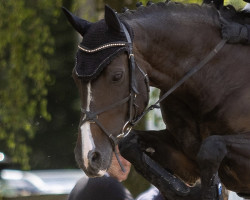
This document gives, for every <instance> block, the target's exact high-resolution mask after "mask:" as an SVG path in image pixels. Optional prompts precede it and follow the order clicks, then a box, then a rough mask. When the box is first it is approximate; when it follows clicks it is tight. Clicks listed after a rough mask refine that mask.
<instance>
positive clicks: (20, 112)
mask: <svg viewBox="0 0 250 200" xmlns="http://www.w3.org/2000/svg"><path fill="white" fill-rule="evenodd" d="M60 4H61V0H55V1H49V0H37V1H32V0H19V1H15V0H1V2H0V18H1V21H0V38H1V40H0V148H1V150H2V151H5V152H6V153H7V154H9V155H11V156H12V160H13V162H18V163H20V164H22V166H23V167H24V168H27V167H28V166H29V165H28V163H29V158H28V153H29V152H30V151H31V149H30V148H29V147H28V146H27V145H26V141H27V140H28V139H30V138H32V137H34V133H35V131H36V130H37V124H36V122H35V120H34V118H35V116H40V117H41V118H44V119H46V120H50V119H51V115H50V114H49V113H48V112H47V102H48V101H47V99H46V95H47V92H48V90H47V88H46V86H47V85H48V84H51V83H52V79H51V76H50V74H49V68H50V67H49V64H48V56H49V55H51V54H52V53H53V51H54V48H53V45H54V40H53V38H52V37H51V31H50V27H49V24H53V23H56V19H57V16H58V14H59V11H58V9H55V7H57V6H58V5H60ZM44 16H46V17H44ZM51 19H52V20H51Z"/></svg>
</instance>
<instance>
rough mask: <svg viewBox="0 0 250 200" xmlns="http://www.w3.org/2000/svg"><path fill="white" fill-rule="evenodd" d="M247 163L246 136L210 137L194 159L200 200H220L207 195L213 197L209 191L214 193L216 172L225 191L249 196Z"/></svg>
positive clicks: (248, 139) (248, 147)
mask: <svg viewBox="0 0 250 200" xmlns="http://www.w3.org/2000/svg"><path fill="white" fill-rule="evenodd" d="M249 160H250V134H238V135H227V136H217V135H214V136H210V137H208V138H207V139H205V140H204V141H203V143H202V145H201V147H200V151H199V153H198V156H197V162H198V163H199V165H200V170H201V186H202V200H218V199H219V198H220V196H217V197H216V195H215V196H211V195H208V194H212V193H213V192H212V193H211V191H216V190H217V191H218V189H217V188H218V187H217V186H218V185H219V179H217V178H218V176H217V174H218V172H219V176H220V177H221V178H222V180H223V182H224V184H225V186H226V187H227V188H228V189H229V190H233V191H236V192H241V193H249V189H250V183H249V179H250V161H249ZM215 179H217V181H216V180H215ZM215 194H216V192H215ZM217 194H219V192H218V193H217Z"/></svg>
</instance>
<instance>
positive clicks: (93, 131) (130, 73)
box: [63, 6, 148, 177]
mask: <svg viewBox="0 0 250 200" xmlns="http://www.w3.org/2000/svg"><path fill="white" fill-rule="evenodd" d="M63 10H64V12H65V14H66V17H67V18H68V20H69V22H70V23H71V25H72V26H73V27H74V29H75V30H76V31H78V32H79V33H80V34H81V35H82V36H83V40H82V42H81V43H80V45H79V46H78V47H79V49H78V52H77V56H76V66H75V68H74V70H73V77H74V80H75V82H76V85H77V87H78V89H79V93H80V97H81V110H82V116H81V118H80V124H79V132H78V139H77V144H76V147H75V157H76V161H77V162H78V164H79V166H80V167H81V168H82V169H83V170H84V172H85V173H86V174H87V175H88V176H91V177H94V176H102V175H103V174H104V173H105V172H106V171H107V169H108V168H109V166H110V163H111V158H112V154H113V151H115V146H116V145H117V143H118V142H119V140H120V139H121V138H122V137H123V136H124V135H126V134H127V133H128V132H129V131H130V130H131V126H132V122H133V121H134V120H135V119H136V118H137V117H138V116H139V115H140V114H141V113H142V112H143V110H144V109H145V107H146V106H147V103H148V84H147V76H146V74H145V73H144V72H143V70H142V69H141V68H140V67H139V66H137V65H136V64H135V61H134V58H133V47H132V32H131V30H128V29H127V28H126V27H125V25H124V24H123V23H122V22H121V21H120V19H119V18H118V16H117V14H116V13H115V12H114V11H113V10H112V9H111V8H109V7H108V6H106V7H105V19H104V20H100V21H98V22H96V23H90V22H88V21H86V20H83V19H80V18H78V17H76V16H74V15H73V14H72V13H70V12H69V11H67V10H66V9H63Z"/></svg>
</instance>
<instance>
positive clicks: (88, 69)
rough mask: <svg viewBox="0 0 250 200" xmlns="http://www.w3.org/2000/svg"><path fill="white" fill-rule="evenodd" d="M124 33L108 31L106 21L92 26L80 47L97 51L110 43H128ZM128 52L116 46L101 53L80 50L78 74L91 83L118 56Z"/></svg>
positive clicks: (77, 57) (124, 47)
mask: <svg viewBox="0 0 250 200" xmlns="http://www.w3.org/2000/svg"><path fill="white" fill-rule="evenodd" d="M126 42H127V41H126V36H125V34H124V32H115V31H112V30H109V29H108V26H107V25H106V22H105V21H104V20H101V21H98V22H96V23H94V24H92V25H91V27H90V28H89V30H88V31H87V33H86V34H85V35H84V37H83V41H82V42H81V44H80V45H79V46H80V48H81V47H83V48H84V49H90V50H91V49H92V50H93V49H96V48H98V47H100V46H102V45H105V44H109V43H126ZM126 50H127V47H126V46H114V47H109V48H104V49H102V50H100V51H94V52H85V51H83V50H81V49H79V50H78V52H77V55H76V66H75V71H76V74H77V75H78V76H79V77H81V78H83V80H86V81H89V80H92V79H94V78H96V77H97V76H98V75H99V74H100V73H101V71H102V70H103V69H104V68H105V67H106V66H107V65H108V64H109V63H110V62H111V61H112V60H113V59H114V58H115V57H116V56H118V55H120V54H121V53H123V52H125V51H126Z"/></svg>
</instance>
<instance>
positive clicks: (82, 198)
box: [68, 176, 127, 200]
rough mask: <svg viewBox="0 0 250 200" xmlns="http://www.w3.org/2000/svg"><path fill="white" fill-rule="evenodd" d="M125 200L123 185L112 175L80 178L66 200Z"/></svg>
mask: <svg viewBox="0 0 250 200" xmlns="http://www.w3.org/2000/svg"><path fill="white" fill-rule="evenodd" d="M113 199H114V200H126V199H127V193H126V190H125V188H124V187H123V185H122V184H121V183H120V182H118V181H117V180H116V179H114V178H112V177H107V176H103V177H98V178H89V179H87V178H82V179H80V180H79V181H78V182H77V184H76V185H75V187H74V188H73V190H72V191H71V193H70V195H69V198H68V200H113Z"/></svg>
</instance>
